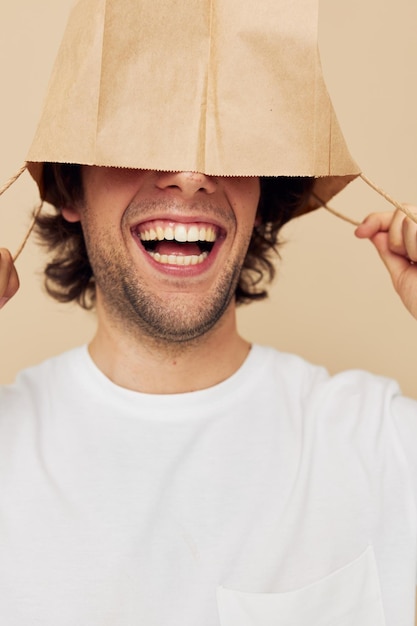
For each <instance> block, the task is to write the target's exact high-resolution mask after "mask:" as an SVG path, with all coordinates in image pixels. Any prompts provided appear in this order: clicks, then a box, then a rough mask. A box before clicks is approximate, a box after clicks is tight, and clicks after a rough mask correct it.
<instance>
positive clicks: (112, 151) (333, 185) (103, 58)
mask: <svg viewBox="0 0 417 626" xmlns="http://www.w3.org/2000/svg"><path fill="white" fill-rule="evenodd" d="M317 23H318V0H257V1H256V2H242V0H176V1H175V2H168V1H167V0H80V1H79V2H78V3H77V4H76V6H75V8H74V10H73V12H72V14H71V16H70V20H69V23H68V27H67V30H66V33H65V36H64V40H63V42H62V46H61V49H60V52H59V54H58V58H57V61H56V64H55V68H54V71H53V75H52V78H51V83H50V87H49V91H48V94H47V98H46V101H45V106H44V110H43V113H42V116H41V120H40V124H39V127H38V130H37V133H36V135H35V139H34V142H33V145H32V147H31V149H30V151H29V155H28V157H27V159H28V161H29V170H30V172H31V174H32V175H33V177H34V178H35V180H36V181H37V182H38V184H39V185H40V186H41V171H42V163H43V162H47V161H50V162H61V163H62V162H64V163H80V164H87V165H107V166H116V167H130V168H140V169H151V170H153V169H154V170H168V171H198V172H204V173H206V174H208V175H216V176H314V177H317V181H316V185H315V189H314V191H315V193H316V194H317V195H318V196H319V197H320V198H321V199H322V200H323V201H325V202H326V201H327V200H328V199H329V198H330V197H331V196H333V195H334V194H335V193H337V192H338V191H339V190H340V189H342V188H343V187H344V186H345V185H346V184H347V183H348V182H349V181H350V180H352V179H353V178H354V177H355V176H357V175H358V174H359V173H360V170H359V168H358V166H357V165H356V163H355V162H354V161H353V160H352V158H351V156H350V154H349V152H348V150H347V147H346V144H345V141H344V139H343V136H342V133H341V131H340V128H339V125H338V122H337V120H336V117H335V113H334V110H333V107H332V104H331V102H330V99H329V96H328V93H327V90H326V87H325V84H324V80H323V76H322V70H321V65H320V59H319V53H318V48H317ZM41 192H42V190H41ZM319 204H320V203H319V202H318V201H317V199H315V198H313V197H312V201H311V203H310V207H309V208H315V207H316V206H319Z"/></svg>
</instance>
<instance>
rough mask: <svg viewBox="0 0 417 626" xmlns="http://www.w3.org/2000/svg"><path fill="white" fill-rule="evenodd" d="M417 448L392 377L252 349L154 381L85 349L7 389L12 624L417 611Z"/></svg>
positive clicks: (7, 586)
mask: <svg viewBox="0 0 417 626" xmlns="http://www.w3.org/2000/svg"><path fill="white" fill-rule="evenodd" d="M416 457H417V403H415V402H414V401H411V400H406V399H404V398H401V397H400V396H398V389H397V386H396V385H395V383H393V382H392V381H388V380H385V379H382V378H378V377H374V376H371V375H369V374H367V373H364V372H357V371H352V372H346V373H343V374H340V375H337V376H334V377H329V376H328V374H327V373H326V372H325V371H324V370H323V369H321V368H318V367H315V366H311V365H309V364H307V363H305V362H304V361H303V360H301V359H299V358H298V357H294V356H291V355H287V354H281V353H278V352H276V351H275V350H273V349H270V348H262V347H260V346H254V347H253V348H252V350H251V352H250V355H249V357H248V358H247V360H246V362H245V363H244V364H243V366H242V367H241V368H240V369H239V370H238V371H237V372H236V373H235V374H234V375H233V376H232V377H231V378H229V379H228V380H226V381H224V382H222V383H220V384H219V385H216V386H215V387H212V388H210V389H206V390H202V391H196V392H191V393H187V394H178V395H162V396H158V395H147V394H141V393H136V392H133V391H129V390H126V389H123V388H120V387H118V386H116V385H114V384H113V383H112V382H110V381H109V380H108V379H107V378H106V377H105V376H104V375H103V374H102V373H101V372H100V371H99V370H98V369H97V368H96V367H95V365H94V363H93V362H92V361H91V359H90V357H89V355H88V351H87V349H86V348H85V347H83V348H77V349H75V350H73V351H71V352H69V353H66V354H64V355H62V356H60V357H57V358H54V359H51V360H49V361H47V362H45V363H43V364H41V365H39V366H37V367H35V368H32V369H29V370H27V371H25V372H23V373H22V374H20V376H19V377H18V380H17V382H16V384H15V385H13V386H8V387H3V388H1V390H0V624H4V625H5V626H35V625H40V626H312V625H314V626H383V625H384V624H385V625H386V626H411V625H412V624H413V614H414V593H415V579H416V562H417V561H416V530H417V515H416V498H415V493H416V491H415V482H416V481H414V482H413V475H414V477H417V461H416V460H415V459H416ZM408 459H410V460H408ZM413 464H414V468H413Z"/></svg>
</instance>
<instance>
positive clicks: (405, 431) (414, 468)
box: [392, 395, 417, 504]
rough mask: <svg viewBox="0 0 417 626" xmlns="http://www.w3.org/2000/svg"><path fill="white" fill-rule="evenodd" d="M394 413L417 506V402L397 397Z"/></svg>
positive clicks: (393, 402)
mask: <svg viewBox="0 0 417 626" xmlns="http://www.w3.org/2000/svg"><path fill="white" fill-rule="evenodd" d="M392 413H393V418H394V423H395V426H396V429H397V431H398V436H399V439H400V443H401V446H402V448H403V450H404V454H405V457H406V461H407V464H408V467H409V469H410V474H411V479H412V482H413V487H414V496H415V501H416V504H417V400H413V399H411V398H405V397H404V396H401V395H396V396H394V398H393V399H392Z"/></svg>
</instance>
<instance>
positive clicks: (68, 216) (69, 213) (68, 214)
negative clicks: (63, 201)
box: [61, 206, 81, 223]
mask: <svg viewBox="0 0 417 626" xmlns="http://www.w3.org/2000/svg"><path fill="white" fill-rule="evenodd" d="M61 214H62V217H63V218H64V220H67V222H71V223H74V222H79V221H80V220H81V216H80V213H79V211H78V209H76V208H75V207H73V206H64V207H62V209H61Z"/></svg>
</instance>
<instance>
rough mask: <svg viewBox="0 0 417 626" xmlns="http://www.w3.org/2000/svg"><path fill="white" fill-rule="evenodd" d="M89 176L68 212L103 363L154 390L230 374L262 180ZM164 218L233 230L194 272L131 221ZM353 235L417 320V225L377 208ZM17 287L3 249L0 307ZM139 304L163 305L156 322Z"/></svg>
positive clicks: (240, 357) (199, 384)
mask: <svg viewBox="0 0 417 626" xmlns="http://www.w3.org/2000/svg"><path fill="white" fill-rule="evenodd" d="M83 178H84V187H85V202H84V203H83V205H82V206H77V207H73V206H70V207H65V208H64V209H63V215H64V217H65V218H66V219H67V220H69V221H78V220H80V221H81V223H82V226H83V229H84V233H85V237H86V242H87V247H88V249H89V254H90V258H91V262H92V265H93V269H94V271H95V276H96V279H97V284H98V287H97V332H96V335H95V337H94V338H93V340H92V342H91V344H90V346H89V349H90V354H91V356H92V358H93V360H94V361H95V363H96V364H97V366H98V367H99V368H100V369H101V370H102V371H103V372H104V374H106V375H107V376H108V377H109V378H110V379H111V380H112V381H113V382H115V383H116V384H118V385H121V386H123V387H126V388H129V389H133V390H137V391H142V392H147V393H181V392H186V391H192V390H196V389H202V388H206V387H209V386H212V385H214V384H216V383H218V382H220V381H221V380H224V379H226V378H227V377H229V376H230V375H232V374H233V373H234V372H235V371H236V370H237V369H238V368H239V367H240V365H241V364H242V363H243V361H244V360H245V358H246V356H247V354H248V351H249V349H250V345H249V344H248V343H247V342H246V341H245V340H244V339H243V338H241V337H240V336H239V334H238V332H237V328H236V315H235V302H234V299H233V298H230V297H228V296H227V294H229V295H230V294H231V293H232V292H233V289H234V285H235V280H236V272H237V271H238V270H239V268H240V266H241V264H242V262H243V259H244V256H245V252H246V249H247V245H248V242H249V238H250V234H251V232H252V229H253V225H254V223H255V220H256V208H257V204H258V199H259V181H258V179H256V178H213V177H209V176H205V175H203V174H195V173H191V172H179V173H167V172H153V171H142V170H119V169H113V168H97V167H88V168H85V169H84V171H83ZM161 217H162V218H169V219H175V220H179V221H184V220H195V221H208V222H210V223H211V222H212V221H215V222H216V224H217V225H220V226H221V228H222V232H223V234H224V235H225V237H224V241H222V243H221V246H219V250H218V252H217V255H216V256H215V259H214V261H213V263H212V264H210V265H209V266H208V267H207V268H205V269H204V271H199V272H197V274H191V275H187V272H184V271H180V272H177V271H171V270H169V269H168V271H166V268H165V269H164V268H156V267H155V264H152V263H149V262H148V260H147V258H146V255H144V253H143V251H142V250H141V249H140V245H138V242H137V241H135V239H134V237H133V236H132V232H131V227H132V225H134V224H135V223H137V222H138V221H141V220H142V219H149V220H153V219H157V218H161ZM355 234H356V236H357V237H358V238H361V239H368V240H369V241H371V242H372V243H373V245H374V246H375V248H376V249H377V251H378V253H379V255H380V257H381V259H382V261H383V262H384V264H385V266H386V267H387V269H388V271H389V273H390V275H391V278H392V282H393V285H394V287H395V289H396V291H397V292H398V294H399V295H400V297H401V299H402V300H403V302H404V304H405V306H406V307H407V309H408V310H409V311H410V313H411V314H412V315H413V316H414V317H415V318H416V319H417V288H416V287H417V265H413V264H412V263H410V261H412V262H417V225H416V224H415V223H414V222H412V221H411V220H410V219H408V218H406V217H405V215H404V214H403V213H401V212H399V211H397V212H396V213H376V214H372V215H369V216H368V217H367V218H366V219H365V220H364V222H363V223H362V224H361V225H360V226H359V227H358V228H357V229H356V231H355ZM110 261H111V263H110ZM115 264H116V267H113V266H114V265H115ZM120 276H126V277H127V278H126V280H128V283H129V289H128V290H127V291H128V294H129V295H128V296H127V295H126V289H122V288H121V281H120ZM18 286H19V282H18V277H17V273H16V269H15V267H14V265H13V262H12V259H11V256H10V254H9V252H8V251H7V250H5V249H0V307H1V306H4V305H5V304H6V302H7V301H8V300H9V299H10V298H11V297H13V295H14V294H15V293H16V291H17V289H18ZM132 294H133V296H132ZM138 294H139V295H138ZM225 294H226V296H225ZM136 296H137V297H136ZM135 298H136V300H135ZM141 303H145V304H146V305H147V306H148V305H149V306H150V307H151V309H152V307H153V308H154V313H157V314H158V323H157V324H156V326H155V324H154V323H152V322H150V321H149V319H148V318H149V315H148V314H147V313H146V311H145V313H146V314H145V313H144V312H143V310H142V309H141V306H142V304H141ZM138 305H140V306H139V308H138ZM151 319H152V316H151ZM172 320H175V324H173V323H172ZM173 328H174V330H175V332H174V333H173V332H171V329H173ZM178 329H179V330H178ZM177 331H178V332H177Z"/></svg>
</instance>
